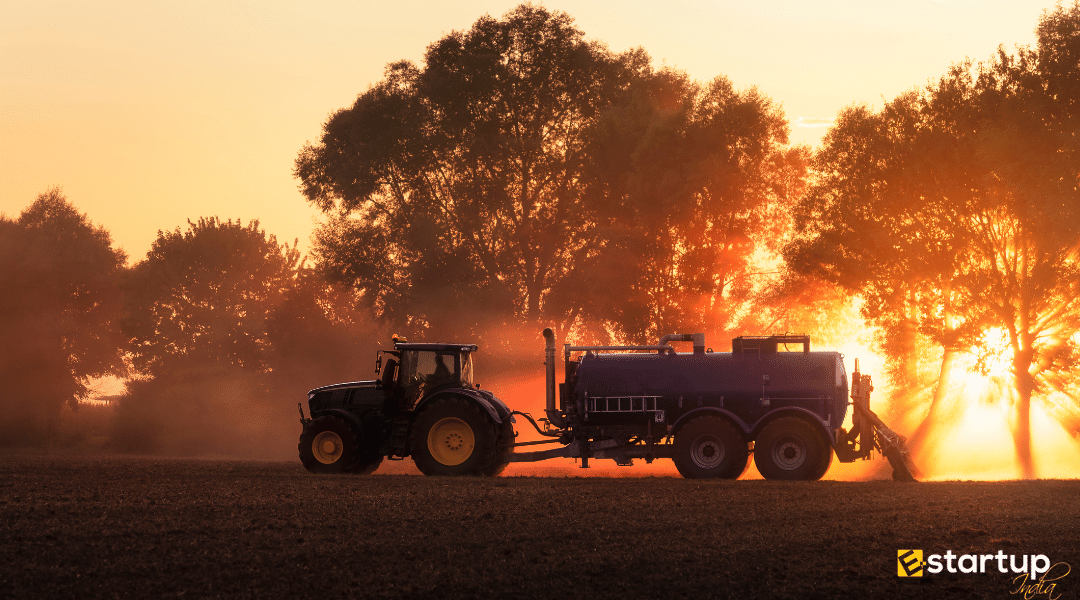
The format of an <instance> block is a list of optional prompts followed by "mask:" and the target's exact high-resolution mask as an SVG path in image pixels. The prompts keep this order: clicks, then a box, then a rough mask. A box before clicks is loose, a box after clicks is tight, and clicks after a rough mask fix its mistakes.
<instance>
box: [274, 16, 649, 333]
mask: <svg viewBox="0 0 1080 600" xmlns="http://www.w3.org/2000/svg"><path fill="white" fill-rule="evenodd" d="M642 60H643V59H642V57H641V55H640V53H629V54H627V55H623V56H620V57H616V56H613V55H612V54H611V53H609V52H608V51H607V50H606V49H605V48H604V47H603V46H601V45H600V44H598V43H595V42H587V41H585V40H584V39H583V36H582V33H581V32H580V31H579V30H577V29H575V28H574V27H573V25H572V21H571V19H570V17H568V16H567V15H565V14H562V13H552V12H549V11H548V10H547V9H545V8H543V7H537V6H532V5H522V6H519V7H518V8H516V9H514V10H513V11H511V12H510V13H508V14H507V15H506V16H505V17H504V18H503V19H501V20H496V19H493V18H490V17H483V18H481V19H480V20H478V21H477V22H476V23H475V24H474V25H473V27H472V28H471V29H470V30H469V31H466V32H453V33H451V34H449V35H447V36H445V37H444V38H442V39H441V40H438V41H437V42H435V43H433V44H431V45H430V46H429V47H428V49H427V52H426V53H425V55H424V66H423V67H422V68H421V67H417V66H416V65H413V64H411V63H409V62H399V63H395V64H392V65H390V66H389V67H388V69H387V72H386V78H385V79H384V80H383V81H382V82H380V83H379V84H377V85H376V86H374V87H372V88H371V89H369V90H368V91H367V92H365V93H364V94H362V95H360V97H359V98H358V99H357V101H356V103H355V104H354V105H353V106H352V107H351V108H350V109H347V110H341V111H338V112H337V113H335V114H334V115H333V116H332V117H331V118H330V120H329V121H327V123H326V124H325V125H324V127H323V136H322V139H321V141H320V143H319V144H316V145H307V146H305V147H304V149H303V150H302V151H301V153H300V156H299V157H298V158H297V161H296V171H295V173H296V175H297V176H298V177H299V178H300V179H301V181H302V189H303V192H304V194H305V196H306V197H307V198H308V199H309V200H310V201H311V202H313V203H315V204H316V205H317V206H319V207H320V208H321V209H323V210H324V211H326V212H328V213H335V214H336V215H337V216H335V217H333V218H332V219H331V220H330V221H329V222H328V223H327V225H326V226H325V227H324V228H322V229H321V230H320V231H319V232H318V233H317V235H316V243H315V249H314V255H315V257H316V259H317V260H318V262H319V264H321V265H323V266H324V268H325V269H326V271H327V272H328V273H331V274H333V276H334V277H335V278H336V279H337V280H340V281H345V282H348V283H350V284H352V285H354V286H356V287H357V289H359V290H361V291H362V292H363V295H364V296H365V297H366V298H367V300H368V302H369V303H370V305H371V306H373V307H374V308H375V310H376V311H377V312H378V313H379V314H380V315H382V316H383V317H386V318H387V319H388V320H389V321H391V322H393V323H396V324H397V325H398V326H404V327H406V328H407V329H410V330H412V331H423V330H425V329H427V328H434V329H435V330H437V331H439V332H440V334H441V335H446V334H451V335H476V333H477V332H478V331H479V330H481V329H483V325H482V322H483V321H486V320H488V319H492V320H495V321H496V322H499V323H509V322H511V321H515V320H518V319H522V320H526V321H535V320H537V319H539V318H540V317H541V316H542V314H544V313H543V311H544V310H545V309H546V310H547V313H548V314H551V313H552V312H554V311H552V310H551V307H545V297H546V295H547V294H548V292H549V290H551V289H552V287H553V286H555V285H557V284H558V282H559V281H561V280H562V279H563V278H565V277H566V274H567V271H568V266H569V265H572V264H574V263H575V262H576V261H579V260H581V259H582V258H583V257H584V256H585V255H587V254H588V253H589V252H590V250H591V249H592V248H593V246H594V245H595V243H596V241H595V235H594V227H593V226H592V222H591V216H590V215H589V214H588V211H587V209H586V207H584V206H583V204H582V190H583V187H582V185H581V176H582V170H583V168H584V164H585V158H586V157H585V149H584V136H583V133H584V132H585V130H586V129H587V128H588V127H589V125H590V124H591V123H593V122H595V120H596V118H597V115H598V113H599V111H600V110H601V109H603V108H604V107H605V106H607V105H608V104H610V103H611V102H612V100H613V98H614V95H615V93H616V92H617V91H618V89H619V87H620V86H621V85H622V82H623V81H625V80H626V79H627V78H628V77H629V76H630V74H631V73H632V72H633V71H634V70H635V69H640V68H642V65H641V62H642Z"/></svg>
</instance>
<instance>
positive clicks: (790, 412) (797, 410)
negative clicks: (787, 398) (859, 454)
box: [750, 406, 836, 446]
mask: <svg viewBox="0 0 1080 600" xmlns="http://www.w3.org/2000/svg"><path fill="white" fill-rule="evenodd" d="M783 416H792V417H799V418H801V419H803V420H804V421H809V422H810V423H812V424H813V425H814V426H816V427H817V428H818V429H819V430H820V431H821V432H822V433H824V434H825V438H826V439H827V440H829V444H830V445H831V446H836V436H835V432H834V431H833V430H832V429H831V428H830V427H829V426H828V425H827V424H826V423H825V422H824V421H822V420H821V417H819V416H818V415H817V414H816V413H814V412H813V411H810V410H806V409H805V408H801V407H798V406H786V407H784V408H778V409H776V410H774V411H772V412H769V413H766V414H765V415H764V416H763V417H761V418H760V419H758V420H757V422H756V423H754V426H753V427H751V428H750V433H751V437H752V438H756V437H757V435H758V433H760V432H761V430H762V428H764V427H765V426H766V425H768V424H769V422H770V421H772V420H774V419H776V418H778V417H783Z"/></svg>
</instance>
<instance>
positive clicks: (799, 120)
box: [791, 117, 834, 128]
mask: <svg viewBox="0 0 1080 600" xmlns="http://www.w3.org/2000/svg"><path fill="white" fill-rule="evenodd" d="M833 122H834V121H833V119H828V118H824V117H795V120H794V121H792V123H791V126H792V127H811V128H818V127H832V125H833Z"/></svg>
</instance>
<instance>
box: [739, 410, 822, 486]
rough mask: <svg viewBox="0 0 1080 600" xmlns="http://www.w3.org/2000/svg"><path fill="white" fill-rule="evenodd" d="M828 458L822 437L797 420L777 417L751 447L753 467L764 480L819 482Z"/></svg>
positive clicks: (795, 418)
mask: <svg viewBox="0 0 1080 600" xmlns="http://www.w3.org/2000/svg"><path fill="white" fill-rule="evenodd" d="M831 455H832V448H830V447H829V443H828V441H827V440H826V439H825V437H824V435H823V434H822V433H821V432H820V431H818V430H816V429H815V428H814V426H813V425H811V424H810V423H808V422H806V421H804V420H803V419H800V418H798V417H780V418H779V419H776V420H775V421H773V422H771V423H769V424H768V425H766V426H765V428H764V429H762V430H761V433H760V434H759V435H758V438H757V441H756V442H755V444H754V464H756V465H757V468H758V471H759V472H760V473H761V476H762V477H764V478H765V479H781V480H787V481H797V480H802V481H815V480H818V479H821V476H822V475H824V474H825V470H827V469H828V468H829V464H830V463H831V461H832V456H831Z"/></svg>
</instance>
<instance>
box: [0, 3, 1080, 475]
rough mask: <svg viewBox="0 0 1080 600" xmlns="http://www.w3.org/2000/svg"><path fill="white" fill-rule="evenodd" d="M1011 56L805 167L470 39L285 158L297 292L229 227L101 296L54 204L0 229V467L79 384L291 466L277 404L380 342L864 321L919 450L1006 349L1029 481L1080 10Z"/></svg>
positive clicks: (111, 261) (489, 363)
mask: <svg viewBox="0 0 1080 600" xmlns="http://www.w3.org/2000/svg"><path fill="white" fill-rule="evenodd" d="M1037 31H1038V43H1037V46H1036V47H1035V48H1018V49H1017V50H1016V52H1015V53H1013V54H1010V53H1008V52H1007V51H1005V50H1004V49H1002V50H1001V51H1000V52H999V53H998V55H996V56H995V57H993V58H991V59H990V60H989V61H987V62H984V63H979V64H978V65H975V64H973V63H971V62H970V61H968V62H964V63H960V64H957V65H955V66H954V67H953V68H952V69H950V71H949V72H948V73H947V74H946V75H945V76H943V77H942V78H941V79H940V81H938V82H936V83H934V84H932V85H929V86H926V87H924V88H917V89H913V90H912V91H910V92H908V93H905V94H903V95H901V96H899V97H898V98H896V99H894V100H892V101H889V102H888V103H886V105H885V106H884V107H883V108H881V109H880V110H874V109H871V108H869V107H866V106H852V107H849V108H847V109H845V110H843V111H842V112H841V114H840V115H839V118H838V119H837V122H836V125H835V126H834V127H833V128H832V129H831V130H830V131H829V133H828V134H827V135H826V137H825V139H824V142H823V145H822V147H821V148H820V149H819V150H818V151H816V152H813V151H811V150H810V149H809V148H807V147H805V146H792V145H790V144H789V141H788V133H789V130H788V125H787V121H786V119H785V117H784V115H783V112H782V110H781V109H780V107H779V106H778V105H776V104H775V103H774V102H773V101H772V100H770V99H769V98H768V97H766V96H765V95H763V94H762V93H761V92H759V91H758V90H756V89H754V88H749V89H745V90H737V89H735V88H734V86H733V85H732V83H731V82H730V81H729V80H727V79H726V78H724V77H717V78H715V79H713V80H712V81H709V82H705V83H702V82H696V81H692V80H690V79H689V78H688V77H687V76H686V74H685V73H682V72H680V71H678V70H676V69H673V68H660V69H657V68H654V67H653V66H652V61H651V59H650V58H649V56H648V55H647V54H646V52H645V51H644V50H641V49H634V50H630V51H627V52H623V53H613V52H611V51H610V50H608V49H607V47H606V46H605V45H603V44H602V43H600V42H597V41H590V40H587V39H585V37H584V34H583V32H581V31H580V30H578V29H577V28H576V27H575V26H574V24H573V20H572V19H571V18H570V17H569V16H568V15H566V14H564V13H559V12H552V11H549V10H547V9H545V8H543V7H538V6H532V5H522V6H519V7H518V8H516V9H514V10H512V11H511V12H509V13H507V14H506V15H504V16H503V17H502V18H500V19H495V18H492V17H483V18H481V19H479V20H478V21H477V22H476V23H475V24H474V25H473V26H472V28H470V29H469V30H467V31H460V32H453V33H450V34H448V35H446V36H444V37H443V38H441V39H439V40H437V41H435V42H433V43H432V44H431V45H429V46H428V48H427V51H426V52H425V54H424V58H423V61H422V64H414V63H411V62H409V61H402V62H397V63H393V64H390V65H389V66H388V67H387V69H386V74H385V77H384V78H383V80H382V81H380V82H378V83H376V84H375V85H373V86H371V87H370V88H369V89H368V90H367V91H365V92H363V93H362V94H360V95H359V96H358V98H357V100H356V102H355V103H354V104H353V105H352V106H351V107H348V108H344V109H341V110H339V111H337V112H336V113H334V114H333V115H332V116H331V117H330V118H329V119H328V120H327V122H326V123H325V124H324V126H323V132H322V136H321V138H320V139H319V140H318V141H317V142H315V143H308V144H307V145H305V146H304V147H303V148H302V149H301V151H300V154H299V156H298V158H297V159H296V163H295V172H294V173H295V175H296V177H297V178H298V180H299V181H300V184H301V190H302V192H303V194H304V195H305V196H306V198H307V199H308V200H309V201H310V202H312V203H314V204H315V205H316V206H317V207H318V208H320V209H321V210H322V211H323V212H324V213H325V214H326V220H325V221H324V223H323V224H322V225H321V226H319V228H318V229H317V230H316V231H315V233H314V235H313V239H312V241H313V245H312V251H311V263H312V264H311V265H310V266H308V265H307V263H306V262H305V261H304V260H302V259H301V256H300V254H299V252H298V251H297V247H296V245H295V244H293V245H292V246H289V245H284V244H279V243H278V242H277V241H276V239H275V238H274V236H272V235H267V234H266V233H265V232H263V231H261V230H259V229H258V223H257V222H252V223H249V224H248V225H243V224H242V223H240V222H236V223H234V222H232V221H226V222H222V221H220V220H219V219H217V218H202V219H199V220H198V221H196V222H189V224H188V227H187V229H186V230H183V231H182V230H181V229H176V230H174V231H171V232H159V234H158V239H157V240H156V241H155V243H154V245H153V247H152V248H151V250H150V252H149V253H148V254H147V256H146V257H145V258H143V259H141V260H139V261H138V262H136V263H135V264H134V265H133V266H131V267H130V268H128V267H125V257H124V256H123V255H122V254H121V253H120V252H118V251H116V250H114V249H113V248H112V246H111V243H110V240H109V236H108V233H107V232H106V231H105V230H104V229H102V228H95V227H94V226H93V225H92V224H91V223H90V221H89V219H88V218H87V217H86V216H85V215H81V214H79V213H78V211H77V210H75V209H74V208H73V207H72V206H71V204H70V203H68V202H67V201H66V200H65V199H64V198H63V197H62V195H61V194H60V193H59V191H58V190H52V191H49V192H47V193H46V194H43V195H42V196H41V197H39V198H38V200H37V201H36V202H35V203H34V204H33V205H31V207H30V208H28V209H27V210H26V211H25V212H24V213H23V214H22V215H21V216H20V217H19V218H18V219H6V218H4V219H2V220H0V231H2V232H3V234H2V237H0V246H2V247H0V260H2V261H3V262H2V264H3V269H4V271H3V274H2V277H3V279H4V281H3V284H4V286H3V288H2V291H0V294H3V296H2V299H0V302H2V303H3V306H2V309H3V313H2V315H0V318H3V319H4V320H5V326H4V328H3V333H2V334H0V335H3V336H4V337H5V340H4V342H5V343H4V344H3V350H2V351H3V352H4V353H5V354H3V355H2V360H0V368H2V369H3V371H2V374H0V377H2V378H3V379H2V380H0V385H2V387H3V390H4V396H3V398H4V403H3V404H4V406H2V407H0V443H3V444H27V443H29V444H33V443H35V442H40V441H41V440H42V439H43V436H44V438H45V439H51V437H50V436H51V434H50V433H49V427H52V425H50V423H55V422H56V420H57V419H58V418H59V414H60V412H61V409H62V407H63V406H65V404H67V405H71V404H72V403H73V402H75V401H76V400H77V399H79V398H82V397H85V396H86V394H87V390H86V385H87V382H89V381H91V380H92V379H94V378H96V377H101V376H105V375H112V376H117V377H123V378H127V379H128V382H129V383H128V391H127V392H126V394H125V395H124V397H123V398H122V399H121V401H120V402H119V406H118V408H117V411H116V415H115V421H114V424H113V429H112V431H111V433H110V437H111V443H112V444H113V445H114V446H115V447H117V448H124V449H131V450H139V451H170V452H183V453H222V454H236V453H238V449H242V448H259V447H263V446H265V445H266V444H270V443H271V441H270V440H271V439H273V440H277V439H278V436H284V439H288V440H289V441H290V443H291V440H292V437H293V436H294V434H295V429H296V428H295V426H294V421H293V415H292V408H291V406H292V403H293V402H295V401H298V400H302V399H303V397H304V396H303V393H304V392H305V391H306V390H307V389H308V388H310V387H313V386H315V385H318V384H322V383H328V382H331V381H334V380H338V379H346V378H356V377H357V375H358V374H359V373H361V372H362V371H360V368H359V367H360V365H364V364H366V361H367V360H368V359H369V357H370V356H371V350H373V349H374V348H375V347H377V346H378V345H379V343H380V342H384V341H385V340H386V338H387V337H388V336H387V334H388V333H389V332H390V331H394V332H397V333H401V334H404V335H406V336H409V337H412V338H418V339H431V340H433V341H435V340H442V341H450V340H462V341H470V342H477V343H479V344H480V345H481V347H482V349H483V350H484V352H485V363H484V367H485V370H486V371H487V372H489V373H490V372H492V371H496V370H503V371H510V370H514V369H518V370H522V369H526V370H529V371H530V372H531V371H534V370H535V365H536V362H537V356H538V354H537V351H536V350H537V348H538V347H539V342H538V339H539V338H538V337H537V335H538V334H537V332H538V331H539V330H540V329H541V328H542V327H544V326H554V328H555V329H556V331H557V334H558V336H559V337H560V339H563V340H573V341H575V342H582V343H586V342H590V343H612V342H647V341H655V339H656V338H657V337H658V336H659V335H661V334H664V333H670V332H689V331H701V332H705V333H706V334H707V336H708V339H709V340H710V345H713V346H716V347H717V349H718V350H722V349H726V347H727V339H728V338H730V337H731V336H732V335H738V334H741V333H752V334H754V333H772V332H785V331H794V330H800V331H808V332H810V333H812V334H813V335H814V336H815V338H817V339H818V340H820V341H821V342H822V343H824V344H825V345H831V346H837V345H840V344H842V343H844V342H846V341H848V338H850V337H852V336H854V335H856V332H857V331H858V330H859V329H860V328H862V327H863V326H864V325H869V326H872V327H873V328H874V331H875V332H876V333H875V335H876V338H875V342H876V344H877V349H878V350H879V351H881V352H882V353H883V354H884V355H885V356H886V357H887V359H888V373H887V375H888V377H889V379H890V381H891V383H892V385H893V389H894V397H893V403H892V405H893V407H894V408H895V409H896V411H897V414H900V415H905V414H906V415H909V416H912V418H914V420H915V421H916V423H917V424H918V423H921V425H918V426H917V431H916V435H915V437H916V441H917V442H919V443H922V444H924V445H925V446H927V447H930V446H932V445H933V443H934V435H933V430H934V425H935V423H936V422H937V421H938V420H939V419H940V418H941V415H942V414H944V413H943V412H942V406H944V404H945V403H946V400H945V399H946V397H947V395H948V392H949V381H950V379H949V377H950V373H951V371H952V370H953V369H954V368H955V365H956V364H957V363H956V358H957V357H958V356H960V355H964V356H970V357H974V360H973V363H972V364H973V365H974V366H973V367H972V368H975V369H982V370H984V371H986V372H990V371H991V370H992V369H993V367H992V366H991V365H992V363H993V361H994V360H995V359H996V357H998V355H999V354H1000V353H1001V352H1002V350H1007V355H1008V367H1007V368H1008V373H994V374H996V375H1000V376H1007V377H1009V378H1010V385H1011V387H1012V389H1013V392H1012V393H1011V394H1009V398H1008V399H1007V400H1009V401H1011V402H1012V405H1013V410H1014V413H1013V414H1014V421H1015V423H1014V431H1015V432H1016V435H1015V441H1016V454H1017V458H1018V464H1019V465H1020V473H1021V474H1022V475H1024V476H1032V475H1034V474H1035V467H1034V464H1033V460H1032V458H1031V439H1030V425H1029V421H1028V419H1029V414H1030V402H1031V400H1032V399H1033V398H1037V399H1039V400H1041V401H1045V402H1046V403H1047V404H1048V405H1049V406H1050V407H1051V409H1052V412H1053V414H1054V415H1055V416H1056V417H1057V418H1058V419H1059V420H1060V421H1061V422H1062V423H1064V424H1065V425H1066V427H1067V428H1068V429H1069V430H1070V431H1071V432H1073V433H1074V435H1075V434H1077V433H1080V419H1078V418H1077V411H1076V402H1075V401H1074V400H1073V399H1074V398H1076V395H1075V392H1076V390H1075V385H1076V384H1075V383H1074V382H1075V377H1073V375H1074V371H1075V368H1076V366H1077V352H1076V342H1077V339H1080V338H1078V336H1080V311H1078V310H1077V309H1076V308H1075V307H1074V306H1073V304H1074V303H1073V302H1072V299H1073V298H1074V297H1075V294H1076V292H1077V291H1080V269H1078V268H1077V258H1078V252H1080V191H1078V186H1080V182H1078V177H1080V168H1078V167H1077V165H1080V156H1078V154H1077V151H1078V146H1077V145H1078V144H1080V135H1078V132H1080V72H1078V71H1080V8H1078V5H1077V4H1073V5H1072V6H1071V7H1068V8H1064V7H1061V6H1058V7H1057V8H1055V9H1054V10H1052V11H1048V12H1046V13H1045V14H1044V15H1043V17H1042V19H1041V20H1040V22H1039V25H1038V30H1037ZM856 305H859V306H861V319H860V318H857V317H855V316H854V312H853V308H852V307H853V306H856ZM9 324H10V327H9V326H8V325H9ZM931 363H933V364H932V365H931ZM933 365H936V367H935V366H933ZM38 415H40V416H38ZM283 415H287V416H283ZM282 419H284V420H282ZM284 423H288V424H289V425H288V426H286V425H284ZM281 428H285V430H284V431H280V430H279V429H281ZM274 443H276V442H274Z"/></svg>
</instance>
